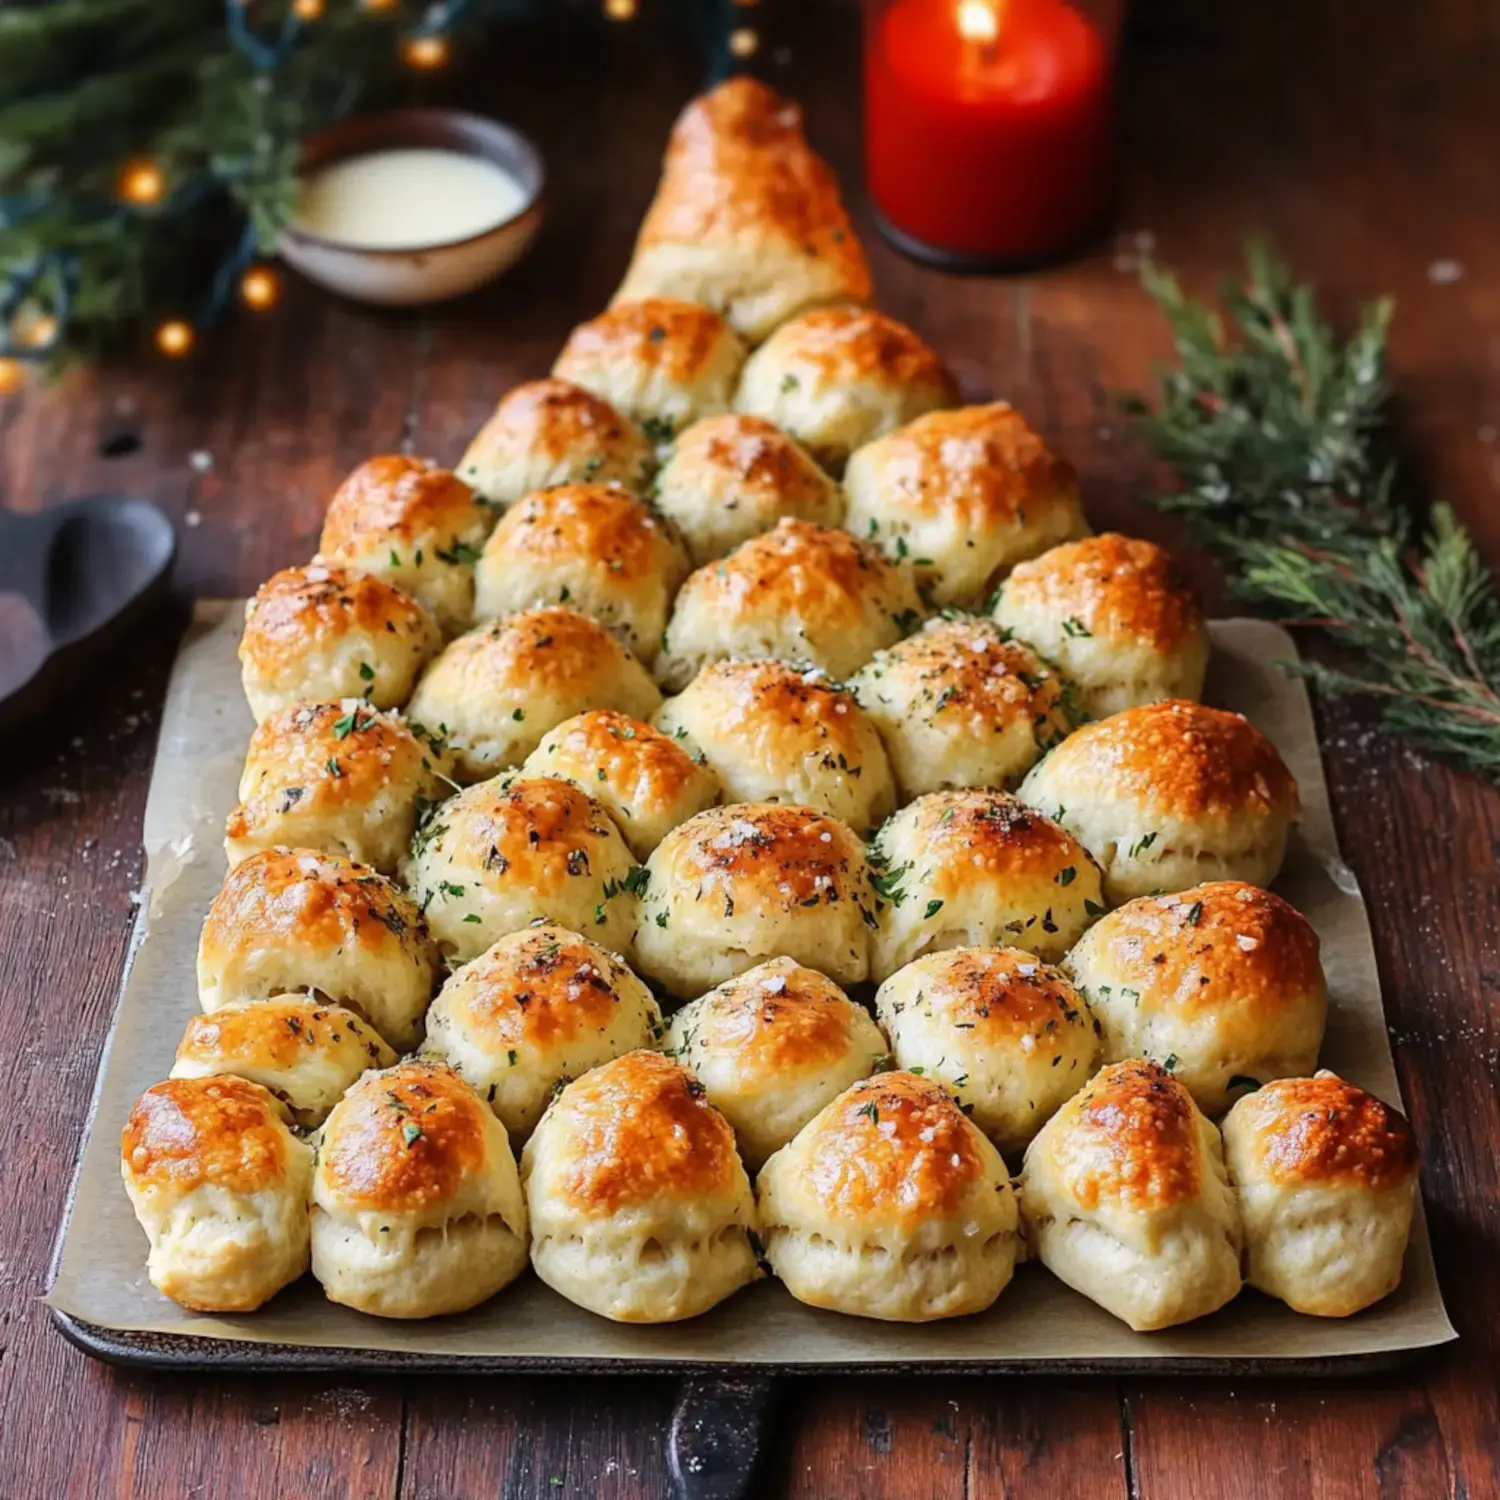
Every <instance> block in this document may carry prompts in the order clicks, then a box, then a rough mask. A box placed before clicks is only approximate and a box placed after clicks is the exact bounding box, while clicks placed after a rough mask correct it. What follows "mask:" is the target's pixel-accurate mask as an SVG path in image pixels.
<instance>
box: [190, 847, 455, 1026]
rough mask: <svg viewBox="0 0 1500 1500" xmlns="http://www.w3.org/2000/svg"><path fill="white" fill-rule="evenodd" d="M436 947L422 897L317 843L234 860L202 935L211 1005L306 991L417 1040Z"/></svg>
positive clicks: (201, 998) (203, 973)
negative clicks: (316, 846)
mask: <svg viewBox="0 0 1500 1500" xmlns="http://www.w3.org/2000/svg"><path fill="white" fill-rule="evenodd" d="M438 963H439V958H438V950H437V946H436V944H435V943H434V942H433V941H432V935H431V933H430V931H429V930H428V926H427V920H426V918H425V917H423V915H422V913H421V912H420V911H419V910H418V907H417V903H416V902H415V901H413V900H412V899H411V897H410V896H408V895H407V894H406V892H405V891H404V890H402V889H401V887H400V886H398V885H397V884H396V883H395V882H394V881H393V880H388V879H386V877H385V876H383V875H380V874H378V873H377V872H376V871H374V870H372V869H370V868H369V867H368V866H367V865H360V864H355V863H354V862H353V861H352V860H348V859H343V858H341V857H339V856H338V855H333V854H320V853H318V852H317V851H315V850H312V849H267V850H264V851H263V852H261V853H259V854H253V855H251V856H250V858H248V859H246V860H244V861H242V862H241V863H240V864H238V865H236V866H235V867H234V868H233V869H232V870H231V871H230V872H229V874H228V875H227V876H225V878H224V884H223V886H222V887H221V888H220V890H219V893H218V895H216V896H215V897H214V899H213V904H212V905H211V906H210V907H209V909H208V916H207V917H206V918H205V919H204V922H203V930H202V932H201V933H200V934H199V938H198V1003H199V1004H200V1005H201V1006H202V1007H203V1009H204V1010H205V1011H207V1012H214V1011H219V1010H222V1009H224V1007H226V1006H229V1005H238V1004H241V1003H243V1002H245V1001H252V1000H265V999H268V998H270V997H271V996H273V995H283V994H285V993H288V992H292V991H297V990H301V991H304V992H306V993H309V994H311V995H313V996H315V997H316V998H318V999H320V1000H326V1001H328V1002H330V1003H333V1004H336V1005H341V1006H344V1007H346V1008H347V1009H349V1010H352V1011H354V1012H355V1013H356V1014H357V1015H359V1016H361V1017H363V1018H364V1019H365V1020H367V1021H368V1022H369V1023H370V1024H371V1025H372V1026H374V1027H375V1029H376V1030H377V1031H378V1032H379V1033H380V1034H381V1036H383V1037H384V1038H385V1039H386V1040H387V1041H388V1042H390V1043H391V1045H392V1046H394V1047H398V1048H406V1047H410V1046H413V1045H414V1044H415V1043H416V1041H417V1040H418V1038H419V1037H420V1036H421V1028H422V1014H423V1012H424V1011H425V1010H426V1009H427V1002H428V1001H429V1000H430V999H431V998H432V991H433V987H434V986H435V984H436V982H437V971H438Z"/></svg>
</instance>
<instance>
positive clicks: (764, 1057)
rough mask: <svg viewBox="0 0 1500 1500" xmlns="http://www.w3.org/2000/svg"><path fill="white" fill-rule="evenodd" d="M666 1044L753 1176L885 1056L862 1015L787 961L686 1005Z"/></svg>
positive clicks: (825, 983)
mask: <svg viewBox="0 0 1500 1500" xmlns="http://www.w3.org/2000/svg"><path fill="white" fill-rule="evenodd" d="M666 1045H667V1052H668V1054H669V1055H670V1056H672V1057H675V1058H676V1059H677V1061H678V1062H680V1063H681V1064H682V1065H683V1067H685V1068H686V1069H687V1070H688V1071H689V1072H690V1073H692V1074H693V1076H694V1077H695V1078H697V1079H698V1081H699V1082H700V1083H702V1085H703V1087H704V1088H705V1089H707V1090H708V1102H709V1103H710V1104H712V1105H713V1106H714V1108H715V1109H717V1110H720V1111H721V1112H722V1113H723V1115H724V1118H725V1119H726V1120H728V1121H729V1123H730V1124H731V1125H732V1126H734V1134H735V1138H736V1139H737V1140H738V1141H739V1145H740V1155H741V1156H743V1157H744V1158H745V1165H746V1166H747V1167H749V1169H750V1170H751V1171H752V1172H755V1171H758V1170H759V1169H760V1167H761V1165H762V1164H763V1163H764V1162H765V1160H766V1158H767V1157H768V1156H770V1155H771V1153H772V1152H773V1151H779V1150H780V1149H781V1148H782V1147H783V1146H784V1145H786V1143H787V1142H788V1141H789V1140H791V1138H792V1137H793V1136H794V1135H796V1133H797V1132H798V1131H799V1130H801V1129H802V1127H803V1126H804V1125H806V1124H807V1122H808V1121H809V1120H810V1119H812V1117H813V1116H814V1115H815V1114H817V1112H818V1111H819V1110H820V1109H822V1108H823V1106H824V1105H825V1104H827V1103H828V1102H829V1101H830V1100H831V1099H833V1098H835V1097H836V1096H837V1095H839V1094H841V1093H843V1091H844V1090H845V1089H846V1088H848V1087H849V1085H850V1084H851V1083H856V1082H858V1081H859V1080H860V1079H861V1078H868V1077H869V1076H870V1074H871V1073H873V1072H874V1071H875V1070H876V1068H878V1067H879V1066H880V1065H881V1063H882V1061H883V1060H884V1058H885V1050H886V1041H885V1038H884V1037H883V1036H882V1035H881V1033H880V1028H879V1027H878V1026H877V1025H876V1024H875V1023H874V1021H872V1020H871V1019H870V1013H869V1012H868V1011H867V1010H865V1009H864V1007H863V1006H860V1005H856V1004H855V1003H854V1002H853V1001H852V1000H851V999H849V997H848V996H847V995H845V994H844V992H843V991H842V990H841V989H840V988H839V987H838V986H837V985H836V984H835V983H834V982H833V981H832V980H831V979H825V978H824V977H823V975H821V974H819V973H818V972H817V971H816V970H814V969H804V968H803V967H802V965H801V964H799V963H797V962H796V961H795V960H794V959H790V958H773V959H769V960H767V961H766V962H765V963H763V964H757V965H756V966H755V967H754V968H753V969H747V970H746V971H745V973H743V974H740V975H737V976H736V977H735V978H733V979H726V980H725V981H724V983H723V984H720V985H716V986H715V987H714V988H713V989H711V990H710V991H709V992H708V993H707V994H706V995H702V996H700V997H699V998H698V999H696V1000H694V1001H693V1002H692V1004H691V1005H685V1006H683V1008H682V1009H681V1010H680V1011H678V1012H677V1014H676V1015H675V1016H673V1017H672V1022H671V1025H670V1026H669V1027H668V1030H667V1044H666Z"/></svg>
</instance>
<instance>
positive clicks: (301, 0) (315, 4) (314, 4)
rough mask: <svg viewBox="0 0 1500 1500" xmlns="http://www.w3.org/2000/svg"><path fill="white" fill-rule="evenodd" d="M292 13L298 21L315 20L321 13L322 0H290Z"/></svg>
mask: <svg viewBox="0 0 1500 1500" xmlns="http://www.w3.org/2000/svg"><path fill="white" fill-rule="evenodd" d="M292 14H293V15H294V16H296V18H297V19H298V20H299V21H316V20H317V19H318V18H319V17H320V16H321V15H322V14H323V0H292Z"/></svg>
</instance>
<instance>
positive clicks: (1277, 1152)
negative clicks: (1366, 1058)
mask: <svg viewBox="0 0 1500 1500" xmlns="http://www.w3.org/2000/svg"><path fill="white" fill-rule="evenodd" d="M1224 1157H1225V1161H1226V1162H1227V1164H1228V1167H1229V1180H1230V1183H1231V1184H1232V1185H1233V1187H1234V1189H1235V1192H1236V1193H1237V1194H1238V1195H1239V1201H1240V1212H1241V1213H1242V1214H1243V1216H1244V1221H1245V1262H1246V1268H1247V1269H1246V1275H1245V1279H1246V1280H1247V1281H1248V1282H1249V1283H1250V1285H1251V1286H1254V1287H1259V1288H1260V1290H1261V1291H1263V1292H1265V1293H1267V1295H1269V1296H1272V1297H1279V1298H1280V1299H1281V1300H1282V1301H1283V1302H1285V1303H1286V1304H1287V1306H1288V1307H1290V1308H1292V1309H1293V1310H1294V1311H1296V1312H1300V1313H1310V1314H1312V1315H1313V1316H1314V1317H1319V1318H1347V1317H1349V1316H1350V1315H1351V1314H1352V1313H1357V1312H1359V1311H1360V1310H1361V1309H1362V1308H1366V1307H1369V1306H1370V1305H1371V1304H1372V1303H1374V1302H1378V1301H1380V1299H1381V1298H1382V1297H1384V1296H1387V1295H1388V1294H1389V1293H1391V1292H1393V1291H1395V1290H1396V1287H1397V1285H1398V1284H1399V1283H1400V1281H1401V1265H1402V1262H1403V1261H1404V1259H1405V1258H1406V1241H1407V1238H1408V1236H1409V1235H1410V1233H1411V1220H1412V1211H1413V1208H1414V1206H1415V1203H1416V1194H1417V1148H1416V1142H1415V1140H1414V1139H1413V1137H1412V1133H1411V1127H1410V1126H1409V1125H1408V1124H1407V1122H1406V1119H1405V1117H1404V1116H1403V1115H1402V1114H1401V1113H1400V1111H1399V1110H1395V1109H1393V1108H1392V1107H1391V1106H1390V1105H1388V1104H1383V1103H1381V1101H1380V1100H1379V1099H1377V1098H1375V1097H1374V1095H1372V1094H1367V1093H1365V1091H1364V1090H1363V1089H1359V1088H1355V1086H1354V1085H1353V1084H1352V1083H1345V1082H1344V1080H1343V1079H1342V1078H1340V1077H1338V1076H1337V1075H1336V1074H1334V1073H1329V1072H1327V1071H1323V1072H1320V1073H1318V1074H1316V1075H1315V1076H1314V1077H1312V1078H1285V1079H1281V1080H1279V1081H1277V1082H1274V1083H1268V1084H1266V1086H1265V1087H1264V1088H1262V1089H1259V1090H1258V1091H1257V1092H1255V1093H1253V1094H1247V1095H1246V1096H1245V1097H1244V1098H1243V1099H1241V1100H1240V1101H1239V1103H1237V1104H1236V1105H1235V1106H1234V1108H1233V1109H1232V1110H1230V1111H1229V1114H1228V1115H1227V1116H1226V1118H1225V1120H1224Z"/></svg>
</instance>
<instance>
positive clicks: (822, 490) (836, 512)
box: [653, 413, 844, 567]
mask: <svg viewBox="0 0 1500 1500" xmlns="http://www.w3.org/2000/svg"><path fill="white" fill-rule="evenodd" d="M653 493H654V495H655V499H656V503H657V505H658V507H659V508H660V509H661V511H662V512H663V514H665V515H666V516H668V517H670V518H671V520H673V521H674V522H675V523H676V524H677V528H678V530H679V531H681V533H682V535H683V537H684V538H685V539H686V541H687V545H688V550H689V551H690V552H691V553H692V558H693V563H694V565H695V566H697V567H702V566H703V564H705V563H710V562H713V561H715V560H716V559H717V558H720V557H723V556H725V555H726V554H727V553H729V552H732V551H733V550H734V549H735V548H736V547H738V546H739V544H740V543H741V542H748V541H749V540H750V538H751V537H755V536H759V535H760V534H761V532H763V531H769V530H770V529H771V528H772V527H773V526H774V525H775V524H776V523H777V522H778V521H780V520H781V519H782V518H783V517H786V518H789V519H791V520H797V521H813V522H815V523H816V524H817V525H819V526H837V525H839V524H840V522H841V521H842V520H843V518H844V497H843V494H842V492H841V491H840V490H839V487H838V485H836V484H835V483H834V482H833V480H832V479H830V478H829V476H828V475H827V474H825V473H824V472H823V470H822V469H821V468H819V467H818V464H817V462H816V460H815V459H814V458H813V456H812V455H811V454H810V453H809V452H808V451H807V450H806V449H805V448H803V447H802V445H801V444H800V443H798V442H796V441H795V440H794V439H793V438H790V437H788V436H787V435H786V433H784V432H782V431H781V429H780V428H779V427H773V426H772V425H771V423H769V422H765V421H762V420H761V418H759V417H746V416H741V415H737V414H732V413H725V414H724V415H722V416H717V417H705V418H703V420H702V421H700V422H694V423H693V425H692V426H691V427H689V428H688V429H687V430H686V431H684V432H681V433H679V434H678V435H677V438H676V441H675V442H674V443H673V444H672V450H671V452H670V453H669V454H668V456H667V459H666V461H665V462H664V463H663V464H662V468H661V473H660V474H658V475H657V476H656V486H655V490H654V492H653Z"/></svg>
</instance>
